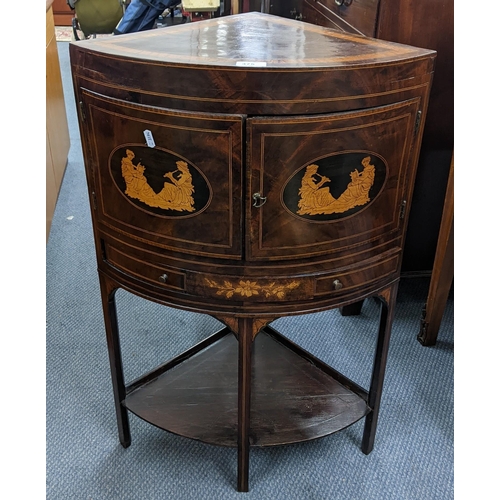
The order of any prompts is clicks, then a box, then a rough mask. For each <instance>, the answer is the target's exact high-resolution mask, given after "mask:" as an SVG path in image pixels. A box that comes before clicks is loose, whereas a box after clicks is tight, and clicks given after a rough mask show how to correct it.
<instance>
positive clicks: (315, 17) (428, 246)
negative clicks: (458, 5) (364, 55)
mask: <svg viewBox="0 0 500 500" xmlns="http://www.w3.org/2000/svg"><path fill="white" fill-rule="evenodd" d="M270 12H271V13H273V14H276V15H279V16H283V17H289V18H290V17H291V18H295V19H300V20H302V21H304V22H307V23H312V24H316V25H320V26H326V27H330V28H335V29H339V30H342V31H345V32H348V33H361V34H364V35H366V36H373V37H375V38H379V39H382V40H388V41H392V42H398V43H404V44H408V45H412V46H415V47H423V48H427V49H432V50H436V51H437V58H436V70H435V74H434V81H433V85H432V91H431V98H430V101H429V110H428V113H427V120H426V124H425V129H424V136H423V140H422V148H421V151H420V159H419V166H418V171H417V177H416V181H415V194H414V198H413V203H412V207H411V212H410V220H409V225H408V232H407V238H406V244H405V251H404V258H403V272H404V273H408V274H413V273H422V272H424V273H427V272H429V271H430V270H431V269H432V267H433V263H434V256H435V252H436V247H437V240H438V235H439V227H440V223H441V215H442V212H443V205H444V199H445V194H446V186H447V182H448V173H449V169H450V162H451V158H452V152H453V140H454V137H453V130H454V92H453V90H454V85H453V71H454V70H453V68H454V49H453V36H454V35H453V31H454V30H453V27H454V26H453V19H454V17H453V13H454V2H453V0H439V1H436V0H419V1H413V0H291V1H289V2H285V1H280V0H275V1H274V2H272V3H271V6H270Z"/></svg>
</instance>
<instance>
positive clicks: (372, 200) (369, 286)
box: [70, 13, 436, 491]
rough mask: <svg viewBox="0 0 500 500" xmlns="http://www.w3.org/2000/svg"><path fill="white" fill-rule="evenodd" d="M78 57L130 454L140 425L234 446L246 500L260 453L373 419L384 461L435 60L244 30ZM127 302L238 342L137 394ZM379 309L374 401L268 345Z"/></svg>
mask: <svg viewBox="0 0 500 500" xmlns="http://www.w3.org/2000/svg"><path fill="white" fill-rule="evenodd" d="M70 56H71V66H72V74H73V81H74V90H75V96H76V102H77V103H78V112H79V115H78V116H79V124H80V131H81V137H82V147H83V154H84V160H85V168H86V175H87V183H88V189H89V198H90V204H91V213H92V221H93V228H94V237H95V248H96V254H97V265H98V270H99V277H100V287H101V294H102V306H103V314H104V320H105V328H106V338H107V344H108V350H109V358H110V364H111V375H112V381H113V389H114V400H115V406H116V414H117V419H118V430H119V436H120V442H121V444H122V445H123V446H125V447H127V446H129V444H130V429H129V422H128V412H129V411H130V412H132V413H134V414H136V415H138V416H139V417H141V418H143V419H144V420H146V421H147V422H150V423H151V424H153V425H155V426H157V427H160V428H162V429H165V430H168V431H170V432H173V433H176V434H179V435H182V436H186V437H188V438H192V439H197V440H201V441H203V442H206V443H212V444H218V445H224V446H235V447H237V449H238V478H237V489H238V491H248V472H249V457H250V455H249V452H250V448H251V447H252V446H273V445H281V444H287V443H295V442H299V441H307V440H310V439H315V438H318V437H321V436H325V435H328V434H331V433H333V432H336V431H338V430H341V429H343V428H345V427H347V426H349V425H351V424H353V423H354V422H356V421H358V420H360V419H362V418H365V424H364V434H363V438H362V445H361V447H362V451H363V452H364V453H366V454H368V453H370V451H371V450H372V448H373V443H374V438H375V431H376V426H377V418H378V412H379V406H380V398H381V392H382V385H383V378H384V371H385V366H386V358H387V351H388V344H389V336H390V331H391V323H392V318H393V315H394V307H395V302H396V291H397V285H398V281H399V276H400V266H401V255H402V248H403V242H404V236H405V230H406V225H407V220H408V209H409V206H410V203H411V197H412V189H413V183H414V178H415V170H416V165H417V160H418V153H419V149H420V142H421V136H422V130H423V127H422V124H423V121H424V119H425V114H426V110H427V104H428V98H429V89H430V85H431V80H432V74H433V68H434V62H435V56H436V53H435V52H434V51H431V50H424V49H419V48H414V47H410V46H406V45H401V44H396V43H390V42H385V41H382V40H376V39H371V38H367V37H364V36H360V35H354V34H348V33H343V32H339V31H335V30H332V29H328V28H323V27H320V26H315V25H312V24H307V23H302V22H300V21H294V20H290V19H284V18H280V17H276V16H272V15H268V14H261V13H246V14H239V15H233V16H225V17H219V18H214V19H210V20H206V21H199V22H193V23H187V24H184V25H179V26H173V27H167V28H161V29H154V30H150V31H146V32H141V33H133V34H128V35H121V36H110V37H106V38H96V39H92V40H85V41H79V42H73V43H71V44H70ZM119 288H122V289H125V290H127V291H129V292H131V293H133V294H136V295H138V296H140V297H143V298H144V299H147V300H151V301H155V302H157V303H160V304H164V305H166V306H170V307H176V308H181V309H184V310H188V311H194V312H198V313H205V314H208V315H211V316H213V317H215V318H217V319H219V320H220V321H221V322H222V323H223V324H224V325H225V328H224V329H222V330H221V331H219V332H217V333H215V334H214V335H213V336H211V337H209V338H208V339H206V340H204V341H203V342H201V343H200V344H197V345H195V346H194V347H192V348H191V349H189V350H188V351H187V352H185V353H184V354H182V355H180V356H179V357H177V358H175V359H173V360H171V361H169V362H167V363H166V364H164V365H162V366H160V367H158V368H156V369H154V370H153V371H152V372H149V373H147V374H145V375H144V376H142V377H141V378H140V379H139V380H137V381H134V382H132V383H130V384H127V383H125V379H124V375H123V369H122V358H121V353H120V339H119V332H118V327H117V312H116V307H115V299H114V296H115V292H116V290H117V289H119ZM368 297H376V298H378V299H379V302H380V324H379V332H378V340H377V344H376V347H375V352H374V363H373V373H372V377H371V383H370V387H369V388H367V389H365V388H363V387H360V386H359V385H358V384H356V383H354V382H353V381H351V380H349V379H348V378H347V377H346V376H344V375H342V374H341V373H339V372H338V371H337V370H335V369H334V368H332V367H330V366H328V365H327V364H325V363H323V362H322V361H320V360H319V359H317V358H315V357H313V356H312V355H311V354H309V353H307V352H305V351H304V350H303V349H302V348H301V347H300V346H298V345H296V344H294V343H292V342H291V341H290V340H289V339H287V338H286V337H285V336H284V335H282V334H281V333H279V332H277V331H276V330H275V329H274V328H272V326H270V325H269V323H271V322H272V321H273V320H275V319H277V318H279V317H282V316H290V315H299V314H306V313H313V312H318V311H325V310H329V309H333V308H340V310H341V312H342V313H343V314H356V313H357V312H359V305H360V304H362V301H363V300H364V299H365V298H368ZM318 333H321V332H318ZM311 334H312V335H313V334H314V333H311ZM323 334H327V333H325V332H323ZM233 358H234V362H227V360H228V359H233ZM187 389H189V390H187Z"/></svg>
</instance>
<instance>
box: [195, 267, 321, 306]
mask: <svg viewBox="0 0 500 500" xmlns="http://www.w3.org/2000/svg"><path fill="white" fill-rule="evenodd" d="M187 288H188V290H187V291H188V293H190V294H192V295H197V296H200V297H208V298H214V299H219V300H229V301H242V302H265V303H272V302H293V301H301V300H308V299H312V298H313V279H312V278H311V277H293V278H283V277H281V278H276V279H269V278H255V277H247V276H245V277H241V276H226V275H221V274H204V273H189V276H188V286H187Z"/></svg>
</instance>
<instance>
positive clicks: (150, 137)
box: [144, 130, 156, 148]
mask: <svg viewBox="0 0 500 500" xmlns="http://www.w3.org/2000/svg"><path fill="white" fill-rule="evenodd" d="M144 137H145V138H146V143H147V144H148V146H149V147H150V148H154V147H155V146H156V144H155V140H154V139H153V134H152V133H151V130H145V131H144Z"/></svg>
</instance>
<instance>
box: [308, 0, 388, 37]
mask: <svg viewBox="0 0 500 500" xmlns="http://www.w3.org/2000/svg"><path fill="white" fill-rule="evenodd" d="M307 4H309V6H310V7H313V8H315V9H316V10H317V11H318V13H319V14H320V15H321V16H323V17H324V18H327V19H329V20H330V24H323V21H322V18H321V17H320V18H319V19H318V18H314V19H316V20H319V21H320V22H319V23H316V22H314V21H313V19H312V18H311V17H309V18H307V13H306V9H304V13H303V15H304V16H305V17H306V18H305V19H304V21H307V22H310V23H313V24H320V25H321V26H329V27H332V28H337V29H341V30H342V31H347V32H349V33H360V34H362V35H366V36H370V37H373V36H375V29H376V25H377V12H378V4H379V0H304V4H303V5H304V8H305V7H306V5H307ZM339 4H340V5H339ZM309 16H311V13H309Z"/></svg>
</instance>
